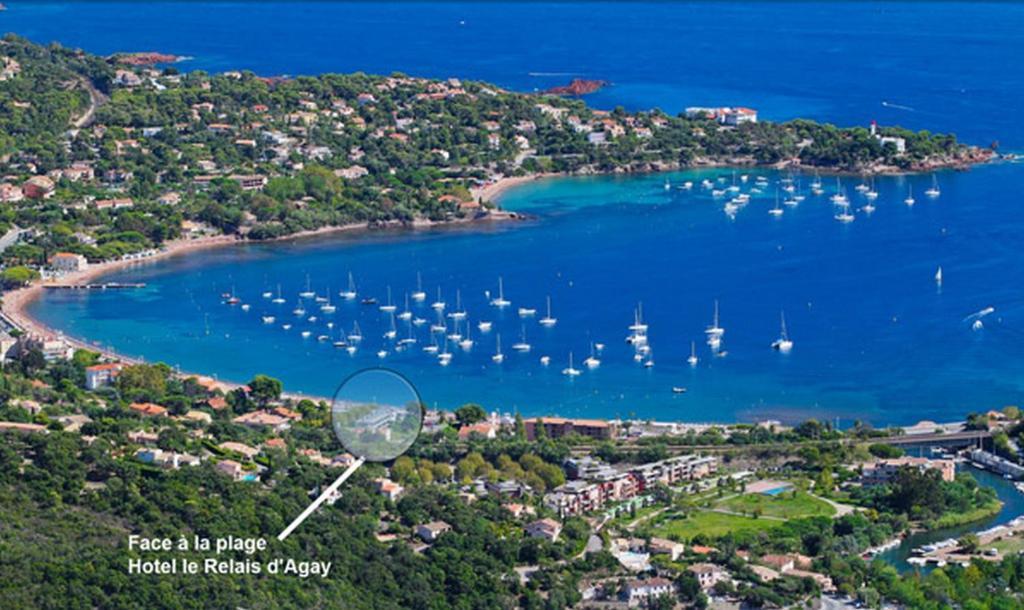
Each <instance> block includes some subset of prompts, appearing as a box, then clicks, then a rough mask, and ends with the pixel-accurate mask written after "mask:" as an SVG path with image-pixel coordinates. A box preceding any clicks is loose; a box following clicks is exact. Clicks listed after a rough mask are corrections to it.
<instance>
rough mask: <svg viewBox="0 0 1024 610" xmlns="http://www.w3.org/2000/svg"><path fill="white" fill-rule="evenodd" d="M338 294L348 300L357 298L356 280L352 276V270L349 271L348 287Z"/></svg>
mask: <svg viewBox="0 0 1024 610" xmlns="http://www.w3.org/2000/svg"><path fill="white" fill-rule="evenodd" d="M338 296H340V297H341V298H343V299H345V300H346V301H354V300H355V298H356V280H355V278H353V277H352V272H351V271H349V273H348V289H347V290H342V291H341V292H339V293H338Z"/></svg>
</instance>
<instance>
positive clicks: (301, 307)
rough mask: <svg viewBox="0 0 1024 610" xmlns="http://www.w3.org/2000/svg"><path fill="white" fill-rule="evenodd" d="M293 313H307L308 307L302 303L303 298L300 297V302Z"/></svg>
mask: <svg viewBox="0 0 1024 610" xmlns="http://www.w3.org/2000/svg"><path fill="white" fill-rule="evenodd" d="M292 313H293V314H295V315H296V316H299V317H301V316H304V315H306V308H305V307H303V305H302V299H299V304H298V305H296V306H295V309H293V310H292Z"/></svg>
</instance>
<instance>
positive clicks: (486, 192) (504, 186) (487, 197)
mask: <svg viewBox="0 0 1024 610" xmlns="http://www.w3.org/2000/svg"><path fill="white" fill-rule="evenodd" d="M565 175H567V174H556V173H545V174H530V175H528V176H506V177H504V178H500V179H498V180H497V181H495V182H492V183H490V184H488V185H486V186H484V187H482V188H477V189H472V190H471V191H470V193H471V194H472V195H473V199H477V200H480V199H482V200H484V201H490V202H496V201H497V200H498V199H499V198H500V197H501V196H502V195H503V194H504V193H505V192H506V191H508V190H509V189H511V188H512V187H515V186H519V185H520V184H526V183H529V182H533V181H534V180H540V179H542V178H552V177H555V176H565Z"/></svg>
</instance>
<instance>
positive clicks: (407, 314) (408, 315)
mask: <svg viewBox="0 0 1024 610" xmlns="http://www.w3.org/2000/svg"><path fill="white" fill-rule="evenodd" d="M398 319H399V320H402V321H403V322H408V321H409V320H411V319H412V310H411V309H409V293H408V292H407V293H405V309H403V310H402V313H400V314H398Z"/></svg>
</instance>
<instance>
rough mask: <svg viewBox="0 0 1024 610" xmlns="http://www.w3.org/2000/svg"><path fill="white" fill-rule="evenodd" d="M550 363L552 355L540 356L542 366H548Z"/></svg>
mask: <svg viewBox="0 0 1024 610" xmlns="http://www.w3.org/2000/svg"><path fill="white" fill-rule="evenodd" d="M549 364H551V356H541V357H540V365H541V366H547V365H549Z"/></svg>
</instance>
